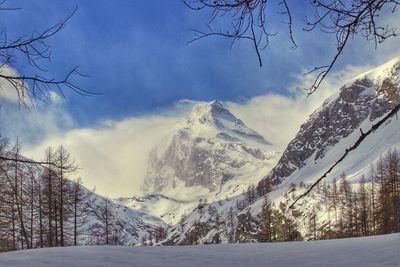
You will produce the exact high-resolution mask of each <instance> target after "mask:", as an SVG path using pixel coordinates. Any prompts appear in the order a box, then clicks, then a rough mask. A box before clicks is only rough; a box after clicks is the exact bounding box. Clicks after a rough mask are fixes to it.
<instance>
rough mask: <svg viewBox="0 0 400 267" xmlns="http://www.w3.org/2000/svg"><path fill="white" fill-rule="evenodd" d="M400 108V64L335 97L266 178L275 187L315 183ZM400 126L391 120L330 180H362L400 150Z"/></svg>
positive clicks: (369, 74)
mask: <svg viewBox="0 0 400 267" xmlns="http://www.w3.org/2000/svg"><path fill="white" fill-rule="evenodd" d="M398 103H400V59H399V58H396V59H393V60H391V61H389V62H388V63H386V64H384V65H382V66H380V67H378V68H376V69H373V70H371V71H368V72H367V73H364V74H361V75H359V76H358V77H356V78H355V79H353V80H352V81H349V82H348V83H347V84H345V85H344V86H343V87H342V88H341V89H340V92H339V93H338V94H335V95H333V96H331V97H330V98H329V99H327V100H326V101H325V103H324V104H323V105H322V107H320V108H319V109H318V110H316V111H315V112H314V113H313V114H312V115H311V116H310V118H309V120H308V121H307V122H305V123H304V124H303V125H302V126H301V128H300V131H299V132H298V133H297V135H296V137H295V138H294V139H293V140H292V141H291V142H290V143H289V145H288V146H287V148H286V150H285V151H284V152H283V155H282V157H281V159H280V160H279V162H278V164H277V165H276V166H275V167H274V168H273V170H272V171H271V172H270V173H269V174H268V175H267V177H268V178H269V179H271V180H272V181H273V182H274V183H275V184H278V183H280V182H283V181H284V184H288V183H291V182H294V183H300V182H301V181H303V182H311V181H314V180H315V179H316V178H318V176H320V175H321V174H322V173H323V172H325V171H326V170H327V169H328V168H329V167H330V165H331V164H333V163H334V162H335V160H337V159H338V158H340V157H341V156H342V155H343V154H344V152H345V150H346V148H349V147H350V146H351V145H352V144H354V142H355V141H356V139H357V138H358V137H359V136H360V135H361V132H366V131H367V130H369V129H370V127H371V125H373V124H374V123H376V121H378V120H379V118H381V117H382V116H383V115H385V114H386V113H388V112H389V111H390V110H391V109H392V108H393V107H394V106H395V105H396V104H398ZM399 126H400V124H399V121H398V120H397V119H392V120H391V121H389V122H388V123H387V124H386V125H385V126H383V127H381V129H379V130H378V131H376V132H375V133H373V134H372V135H371V136H370V137H368V138H367V139H366V140H365V142H364V143H363V144H362V145H361V146H360V147H359V148H358V149H357V150H356V151H354V152H351V154H350V155H349V157H348V158H346V159H345V160H344V161H343V162H342V163H340V164H339V166H337V167H336V168H335V169H334V170H333V173H332V174H331V175H330V176H329V177H328V178H329V179H330V180H332V179H334V178H336V179H337V178H339V176H340V174H341V173H343V172H345V173H346V174H348V175H351V176H357V177H360V176H361V175H362V174H363V173H365V171H366V170H367V169H368V167H369V165H370V163H371V162H373V161H375V160H377V159H378V158H379V157H380V156H381V155H382V153H384V152H386V151H387V150H388V149H389V148H391V147H393V146H398V145H400V135H399V134H398V129H399Z"/></svg>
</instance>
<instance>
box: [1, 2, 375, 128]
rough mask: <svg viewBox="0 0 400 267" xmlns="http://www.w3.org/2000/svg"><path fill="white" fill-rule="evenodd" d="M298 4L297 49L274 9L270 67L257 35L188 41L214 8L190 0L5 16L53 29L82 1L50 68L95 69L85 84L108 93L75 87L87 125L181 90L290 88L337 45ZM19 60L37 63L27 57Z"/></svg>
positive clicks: (236, 92) (74, 100)
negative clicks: (309, 24) (312, 27)
mask: <svg viewBox="0 0 400 267" xmlns="http://www.w3.org/2000/svg"><path fill="white" fill-rule="evenodd" d="M297 3H298V2H295V4H296V6H292V9H293V10H294V12H293V13H294V14H295V27H296V29H297V30H298V31H297V33H296V34H295V37H296V41H297V42H298V44H299V48H298V49H297V50H294V51H293V50H291V49H290V47H291V44H290V42H289V40H288V38H287V34H286V31H285V28H284V27H285V25H284V24H283V23H282V18H281V17H279V16H278V15H277V14H276V13H275V12H273V13H271V14H270V17H271V21H272V22H273V23H275V24H276V25H278V26H277V27H275V28H273V29H272V30H271V31H274V30H278V31H279V32H280V35H278V37H275V38H272V44H271V45H270V47H268V48H267V50H265V51H263V61H264V65H265V66H264V67H263V68H260V67H259V66H258V64H257V59H256V57H255V53H254V50H253V49H252V45H251V44H250V43H246V42H240V43H238V44H237V45H235V46H234V47H233V48H232V49H229V41H227V40H224V39H219V38H210V39H207V40H202V41H200V42H197V43H194V44H192V45H187V44H186V43H187V41H190V40H191V39H192V38H193V33H192V32H191V31H190V29H202V28H204V22H205V21H207V18H208V15H209V13H208V12H194V11H191V10H189V9H188V8H186V7H185V6H184V4H183V3H182V2H181V1H180V0H154V1H145V0H133V1H132V0H118V1H105V0H100V1H99V0H85V1H77V0H70V1H63V0H40V1H39V0H34V1H22V0H15V1H12V2H11V1H9V2H8V5H12V6H17V7H22V8H23V9H22V10H20V11H10V12H5V13H4V14H2V17H1V19H0V22H1V23H2V24H3V25H5V26H6V27H7V31H8V34H9V35H10V36H13V34H14V36H16V34H24V33H29V32H31V31H33V30H40V29H44V28H45V27H46V26H49V25H52V24H54V23H56V22H58V21H59V20H60V19H61V18H63V17H65V16H67V15H68V14H70V13H71V12H72V10H73V9H74V8H75V7H76V6H77V7H78V11H77V13H76V14H75V16H74V17H73V18H72V19H71V20H70V21H69V22H68V25H67V27H66V28H65V29H64V30H63V31H61V32H60V33H59V34H57V35H56V36H54V38H52V39H51V40H50V42H49V43H50V45H51V46H52V51H53V52H52V63H51V65H50V66H49V70H50V72H49V75H52V76H55V77H61V76H62V74H63V73H65V72H67V71H68V70H69V69H71V68H72V67H74V66H79V67H80V70H81V71H82V72H83V73H85V74H87V75H89V76H90V77H89V78H85V79H78V80H76V83H77V84H79V85H80V86H81V87H82V88H84V89H87V90H90V91H94V92H99V93H101V95H100V96H96V97H91V98H88V99H82V98H81V97H79V96H77V95H75V94H70V93H69V92H66V95H67V99H66V102H67V103H66V104H67V106H66V108H67V110H68V112H69V113H71V114H72V116H73V117H74V118H75V121H76V123H77V124H78V126H84V125H90V124H92V123H94V122H96V121H98V120H99V119H101V118H104V117H107V118H112V119H122V118H124V117H127V116H132V115H140V114H146V113H149V112H154V111H155V110H158V109H159V108H163V107H165V106H170V105H172V104H173V103H174V102H176V101H177V100H180V99H191V100H213V99H219V100H230V101H237V102H238V101H239V102H240V101H244V100H247V99H250V98H251V97H254V96H258V95H265V94H267V93H271V92H275V93H279V94H283V95H288V94H289V91H288V88H289V85H290V84H292V83H293V81H294V78H295V77H296V76H298V75H301V74H302V73H303V72H304V71H305V69H311V68H313V67H314V66H317V65H319V64H324V63H326V61H327V60H329V59H330V58H329V56H330V55H332V53H333V52H334V49H333V43H332V39H330V37H327V38H325V39H323V38H320V37H321V34H320V33H318V32H316V33H312V34H309V33H303V32H301V30H299V29H301V27H302V26H303V25H304V24H303V18H304V12H303V10H302V9H303V6H304V5H301V4H297ZM292 5H294V4H293V3H292ZM368 46H370V45H368ZM349 50H351V48H350V49H349ZM362 56H364V54H362V55H360V56H359V57H357V54H354V55H353V56H352V57H344V58H343V59H342V60H341V61H340V62H339V64H338V67H339V68H340V66H345V65H346V64H348V63H359V62H360V61H361V60H360V58H361V59H362ZM321 59H326V60H325V61H321ZM45 65H46V64H45ZM16 67H17V70H19V71H20V72H26V71H27V66H26V65H24V64H20V65H19V64H18V63H17V65H16Z"/></svg>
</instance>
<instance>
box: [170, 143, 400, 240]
mask: <svg viewBox="0 0 400 267" xmlns="http://www.w3.org/2000/svg"><path fill="white" fill-rule="evenodd" d="M311 186H312V185H311V184H304V183H300V184H298V185H295V184H291V185H290V186H289V190H288V191H287V192H286V193H285V194H284V196H283V197H284V199H285V201H283V202H279V203H272V202H271V201H269V199H268V194H265V192H270V191H272V186H271V184H270V183H268V181H267V180H263V186H262V187H260V186H254V185H251V186H249V187H248V190H247V191H246V192H244V193H243V195H242V198H241V199H240V200H237V201H236V203H235V205H233V206H231V207H230V208H229V209H228V210H227V211H226V210H224V209H221V210H220V211H219V210H218V205H219V206H221V207H222V206H223V204H222V203H221V201H219V202H217V203H214V204H207V203H204V201H203V202H202V203H199V205H198V207H197V212H198V214H199V217H198V218H197V219H196V220H195V221H194V223H193V226H190V228H189V229H188V228H186V227H187V226H186V223H187V222H185V221H184V220H181V221H180V223H179V226H176V227H178V228H180V231H182V232H184V233H185V236H184V238H183V240H180V241H178V243H179V244H199V243H237V242H239V243H245V242H277V241H280V242H281V241H297V240H304V239H306V240H318V239H334V238H346V237H358V236H370V235H379V234H389V233H396V232H400V153H399V152H398V151H397V150H396V149H391V150H389V151H388V152H387V153H386V154H385V155H383V156H381V158H380V159H379V160H378V161H377V162H376V163H374V164H371V167H370V171H369V174H368V175H366V176H362V177H361V178H360V179H357V181H356V182H354V183H352V182H351V179H349V178H348V177H346V174H345V173H343V174H342V175H341V176H340V177H339V179H334V180H333V182H332V183H326V182H324V183H322V184H318V186H317V187H316V188H315V190H314V191H313V194H312V195H309V196H307V198H304V199H303V200H302V202H299V203H298V204H297V206H296V208H295V209H290V208H289V207H290V203H291V202H293V200H294V199H296V194H301V192H303V191H304V190H307V189H309V188H310V187H311ZM260 198H263V200H261V201H263V204H262V206H261V211H260V212H252V210H251V209H250V207H249V206H250V205H252V204H254V203H256V202H258V201H260ZM256 205H257V204H256ZM213 231H214V233H213ZM169 243H173V242H171V241H167V243H166V244H169Z"/></svg>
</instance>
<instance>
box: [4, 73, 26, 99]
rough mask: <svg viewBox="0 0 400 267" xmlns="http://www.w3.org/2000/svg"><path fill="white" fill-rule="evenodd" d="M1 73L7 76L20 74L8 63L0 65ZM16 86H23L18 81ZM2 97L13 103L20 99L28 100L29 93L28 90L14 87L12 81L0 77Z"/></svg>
mask: <svg viewBox="0 0 400 267" xmlns="http://www.w3.org/2000/svg"><path fill="white" fill-rule="evenodd" d="M0 73H1V74H2V75H5V76H11V77H16V76H18V73H17V71H16V70H14V69H13V68H11V67H9V66H7V65H1V66H0ZM16 86H17V87H18V88H23V86H22V84H20V83H18V82H17V83H16ZM18 93H20V94H18ZM0 98H2V99H5V100H7V101H9V102H11V103H18V102H19V100H23V101H26V100H28V95H27V92H25V90H23V91H22V92H18V91H17V89H16V88H14V87H13V86H12V84H11V83H10V82H8V81H7V80H6V79H4V78H0ZM26 102H27V101H26ZM27 104H29V103H27Z"/></svg>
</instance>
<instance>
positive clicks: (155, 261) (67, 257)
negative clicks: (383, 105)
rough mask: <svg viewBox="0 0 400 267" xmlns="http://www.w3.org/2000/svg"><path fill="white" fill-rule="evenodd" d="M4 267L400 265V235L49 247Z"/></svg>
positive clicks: (3, 257) (1, 262) (10, 256)
mask: <svg viewBox="0 0 400 267" xmlns="http://www.w3.org/2000/svg"><path fill="white" fill-rule="evenodd" d="M0 266H7V267H20V266H24V267H25V266H40V267H47V266H55V267H56V266H59V267H61V266H62V267H67V266H68V267H73V266H79V267H81V266H82V267H83V266H84V267H90V266H96V267H102V266H118V267H121V266H122V267H123V266H130V267H132V266H152V267H155V266H176V267H178V266H219V267H224V266H229V267H234V266H363V267H366V266H400V234H392V235H385V236H377V237H364V238H352V239H340V240H327V241H314V242H291V243H275V244H233V245H202V246H181V247H110V246H108V247H107V246H103V247H66V248H47V249H37V250H26V251H17V252H8V253H2V254H0Z"/></svg>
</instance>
